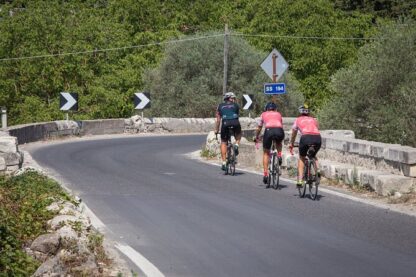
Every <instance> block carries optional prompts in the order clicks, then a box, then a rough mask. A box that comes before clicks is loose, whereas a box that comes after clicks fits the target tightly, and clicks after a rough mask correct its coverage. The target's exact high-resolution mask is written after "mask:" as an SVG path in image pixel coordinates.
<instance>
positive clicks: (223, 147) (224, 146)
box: [221, 122, 229, 170]
mask: <svg viewBox="0 0 416 277" xmlns="http://www.w3.org/2000/svg"><path fill="white" fill-rule="evenodd" d="M228 136H229V131H228V128H227V127H226V126H225V124H224V122H223V123H222V124H221V160H222V170H225V164H226V153H227V141H228Z"/></svg>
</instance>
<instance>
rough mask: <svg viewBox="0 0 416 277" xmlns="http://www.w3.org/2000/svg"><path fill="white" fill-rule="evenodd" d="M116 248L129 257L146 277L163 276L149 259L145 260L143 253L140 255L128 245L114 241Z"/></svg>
mask: <svg viewBox="0 0 416 277" xmlns="http://www.w3.org/2000/svg"><path fill="white" fill-rule="evenodd" d="M115 246H116V248H117V249H118V250H120V252H122V253H123V254H124V255H126V256H127V257H129V259H130V260H131V261H132V262H133V263H134V264H135V265H137V266H138V267H139V268H140V269H141V270H142V271H143V273H144V274H146V276H148V277H164V276H165V275H163V273H162V272H160V270H159V269H158V268H157V267H156V266H154V265H153V264H152V263H151V262H149V260H147V259H146V258H145V257H144V256H143V255H141V254H140V253H139V252H137V251H136V250H134V249H133V248H131V247H130V246H128V245H125V244H121V243H116V245H115Z"/></svg>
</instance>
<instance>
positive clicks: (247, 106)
mask: <svg viewBox="0 0 416 277" xmlns="http://www.w3.org/2000/svg"><path fill="white" fill-rule="evenodd" d="M253 99H254V95H252V94H243V104H244V105H243V110H251V109H253V105H252V104H253Z"/></svg>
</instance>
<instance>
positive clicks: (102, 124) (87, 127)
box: [77, 119, 125, 136]
mask: <svg viewBox="0 0 416 277" xmlns="http://www.w3.org/2000/svg"><path fill="white" fill-rule="evenodd" d="M77 123H78V126H79V135H81V136H84V135H104V134H122V133H124V130H125V120H124V119H100V120H82V121H78V122H77Z"/></svg>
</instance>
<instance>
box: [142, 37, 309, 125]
mask: <svg viewBox="0 0 416 277" xmlns="http://www.w3.org/2000/svg"><path fill="white" fill-rule="evenodd" d="M223 47H224V38H223V36H219V37H215V38H211V39H203V40H193V41H188V42H182V43H176V44H170V45H168V46H167V47H166V51H165V56H164V58H163V60H162V61H161V63H160V65H159V66H158V67H157V68H155V69H153V70H151V71H149V72H148V73H147V75H146V78H145V88H146V89H147V90H148V91H150V92H151V93H152V108H151V110H150V113H151V114H152V115H153V116H168V117H183V116H185V117H212V116H214V115H215V109H216V107H217V105H218V104H219V102H221V100H222V86H223V53H224V48H223ZM265 56H266V54H265V53H262V52H258V51H257V50H255V49H254V48H253V47H252V46H250V45H249V44H248V43H247V42H246V41H244V40H243V39H241V38H236V37H233V38H232V39H231V41H230V49H229V69H228V73H229V74H228V85H227V90H228V91H233V92H235V93H236V94H237V96H238V97H239V98H240V99H241V98H242V95H243V94H255V101H256V103H257V104H256V106H255V110H254V113H256V114H259V113H260V112H261V110H262V108H263V106H264V104H265V103H266V101H270V97H266V96H264V94H263V83H265V82H267V81H268V80H267V78H268V77H267V75H266V74H265V73H264V72H263V71H262V69H261V68H260V64H261V62H262V60H263V59H264V57H265ZM285 78H286V79H285V81H286V82H287V83H288V91H289V93H288V94H287V95H284V96H279V97H277V102H278V103H279V104H280V108H281V111H282V112H283V114H284V115H293V112H295V111H296V108H295V107H297V105H299V104H301V103H302V102H303V97H302V94H301V93H300V92H299V90H298V86H297V82H296V81H295V80H294V78H293V77H291V76H287V77H285ZM240 103H241V102H240ZM247 114H248V112H245V113H244V112H243V115H247Z"/></svg>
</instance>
